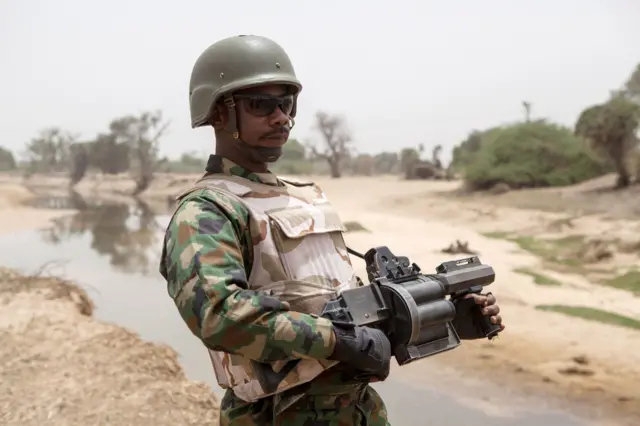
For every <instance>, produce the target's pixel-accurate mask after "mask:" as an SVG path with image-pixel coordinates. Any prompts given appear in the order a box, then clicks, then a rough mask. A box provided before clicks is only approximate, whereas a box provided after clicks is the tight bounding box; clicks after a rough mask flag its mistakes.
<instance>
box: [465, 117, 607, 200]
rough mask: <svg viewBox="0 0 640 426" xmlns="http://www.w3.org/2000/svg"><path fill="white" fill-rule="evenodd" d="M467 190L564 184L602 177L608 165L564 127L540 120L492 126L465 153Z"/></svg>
mask: <svg viewBox="0 0 640 426" xmlns="http://www.w3.org/2000/svg"><path fill="white" fill-rule="evenodd" d="M465 163H466V164H465V167H464V171H463V174H464V178H465V181H466V184H467V185H468V187H470V188H471V189H488V188H491V187H493V186H494V185H496V184H498V183H506V184H507V185H509V186H510V187H511V188H533V187H548V186H564V185H571V184H574V183H578V182H582V181H584V180H587V179H591V178H594V177H596V176H600V175H602V174H604V173H606V172H608V171H610V167H609V166H607V165H606V164H605V163H604V162H603V161H601V160H599V159H597V158H596V157H595V155H593V154H591V153H590V152H589V150H588V148H587V146H586V144H585V142H584V141H583V140H582V139H580V138H578V137H576V136H574V135H573V133H572V132H571V130H569V129H568V128H565V127H562V126H559V125H555V124H552V123H548V122H545V121H544V120H540V121H534V122H527V123H518V124H515V125H510V126H505V127H501V128H500V127H499V128H494V129H491V130H490V131H487V132H485V133H483V134H482V140H481V141H480V142H479V144H478V145H477V149H476V150H475V151H474V152H469V153H468V155H467V156H466V157H465Z"/></svg>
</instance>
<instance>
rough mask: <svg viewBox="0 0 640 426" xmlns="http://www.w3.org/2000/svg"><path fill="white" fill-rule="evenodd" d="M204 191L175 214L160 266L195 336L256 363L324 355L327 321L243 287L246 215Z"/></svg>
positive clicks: (247, 254)
mask: <svg viewBox="0 0 640 426" xmlns="http://www.w3.org/2000/svg"><path fill="white" fill-rule="evenodd" d="M207 193H208V194H210V192H208V191H198V192H197V193H195V194H194V195H192V196H190V197H189V199H188V200H186V201H184V202H183V203H182V204H181V206H180V207H179V208H178V210H177V211H176V213H175V215H174V216H173V218H172V220H171V221H170V223H169V226H168V228H167V232H166V235H165V244H164V250H163V260H162V262H163V265H162V267H161V269H162V270H163V275H165V278H166V279H167V287H168V291H169V294H170V296H171V297H172V298H173V300H174V301H175V303H176V306H177V307H178V310H179V311H180V315H181V316H182V318H183V319H184V321H185V322H186V323H187V325H188V326H189V328H190V329H191V331H192V332H193V334H194V335H195V336H197V337H198V338H199V339H201V340H202V342H203V343H204V344H205V346H207V347H208V348H210V349H212V350H219V351H225V352H229V353H234V354H239V355H242V356H244V357H247V358H249V359H253V360H255V361H259V362H268V361H278V360H291V359H298V358H306V357H310V358H316V359H326V358H327V357H329V356H330V355H331V354H332V352H333V348H334V345H335V335H334V333H333V327H332V324H331V322H330V321H329V320H327V319H325V318H317V317H315V316H311V315H307V314H303V313H300V312H293V311H289V305H288V303H286V302H281V301H279V300H278V299H276V298H274V297H269V296H266V295H263V294H260V293H257V292H255V291H252V290H249V289H248V285H247V275H248V272H247V271H250V270H251V269H250V268H251V267H250V263H251V261H250V258H251V255H252V246H251V245H250V241H251V239H250V234H249V230H248V226H247V223H248V212H247V211H246V209H245V208H244V206H242V205H241V204H239V203H237V202H234V201H233V200H231V199H229V198H226V199H221V198H218V197H216V203H217V204H216V203H214V202H213V201H212V200H211V199H210V198H211V195H207ZM221 203H223V205H225V206H226V207H227V208H226V209H223V208H220V207H219V204H221ZM229 209H231V210H233V211H234V212H235V213H237V214H234V215H231V214H229V213H228V212H227V210H229Z"/></svg>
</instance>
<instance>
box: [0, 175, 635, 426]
mask: <svg viewBox="0 0 640 426" xmlns="http://www.w3.org/2000/svg"><path fill="white" fill-rule="evenodd" d="M194 177H195V176H188V175H185V176H173V175H162V176H160V177H159V178H158V179H157V180H156V181H155V182H154V184H153V186H152V188H150V190H149V191H148V192H147V193H146V194H145V195H144V198H145V200H147V201H155V202H159V203H162V202H165V201H166V199H167V198H168V197H170V196H172V195H175V194H176V193H178V192H180V191H181V190H182V189H183V188H184V187H185V186H186V185H188V183H189V182H190V180H191V179H193V178H194ZM316 181H317V182H318V183H319V184H321V185H322V187H323V188H324V189H325V191H326V192H327V194H328V196H329V197H330V198H331V199H332V200H333V202H334V203H335V204H336V205H337V206H338V208H339V209H340V211H341V214H342V217H343V220H345V221H357V222H358V223H360V224H361V225H363V226H364V227H365V228H367V229H368V232H354V233H350V234H349V235H348V237H347V239H348V242H349V244H351V245H352V246H353V248H355V249H358V250H360V251H365V250H366V249H368V248H370V247H372V246H376V245H388V246H389V247H390V248H391V249H392V250H393V251H394V252H396V254H403V255H408V256H410V257H411V259H412V260H414V261H416V262H417V263H419V264H420V266H421V267H422V269H423V270H425V271H427V270H431V269H432V268H434V267H435V266H436V265H437V264H438V263H440V262H442V261H444V260H450V259H452V258H459V257H462V256H465V255H464V254H447V253H442V252H441V249H442V248H444V247H446V246H448V245H449V244H450V243H452V242H454V241H455V240H456V239H459V240H461V241H466V242H468V243H469V246H470V248H471V249H473V250H476V251H478V252H479V255H480V257H481V259H482V261H483V262H485V263H489V264H491V265H492V266H493V267H494V269H495V270H496V273H497V281H496V283H494V284H493V285H492V286H491V291H493V292H494V293H495V294H496V295H498V298H499V301H500V306H501V307H502V313H503V316H504V318H505V323H506V324H507V331H506V332H505V333H504V335H503V336H502V337H501V338H500V339H499V340H498V341H496V342H493V343H485V342H466V343H465V344H464V345H463V346H462V347H460V348H458V349H456V350H455V351H452V352H450V353H447V354H443V355H440V356H438V357H437V363H441V364H442V365H443V366H448V367H449V368H454V369H457V370H460V371H465V372H466V374H465V376H467V377H469V380H479V379H482V378H484V377H489V378H490V379H491V380H493V381H495V382H498V383H500V384H502V385H503V386H505V387H507V388H513V389H517V390H525V391H531V392H535V393H537V394H541V393H542V394H549V395H552V396H553V398H558V397H562V398H567V400H568V401H571V400H574V401H579V402H583V403H586V404H587V405H588V406H589V407H590V409H591V410H592V411H593V415H592V417H599V418H603V419H607V418H608V419H610V420H611V421H612V422H613V420H614V419H615V418H616V417H617V416H638V418H640V402H639V401H640V400H639V399H638V398H640V367H638V365H640V332H639V331H637V330H632V329H630V328H625V327H620V326H616V325H608V324H603V323H601V322H598V321H590V320H586V319H580V318H575V317H572V316H567V315H564V314H561V313H555V312H547V311H541V310H539V309H536V307H539V306H540V305H568V306H572V307H580V308H585V307H586V308H597V309H600V310H603V311H606V312H613V313H617V314H622V315H625V316H626V317H628V318H632V319H635V320H640V303H639V302H640V300H639V299H638V297H637V296H636V295H635V294H634V293H633V292H631V291H628V290H625V289H621V288H614V287H612V286H610V285H603V284H602V283H601V282H600V281H602V276H603V274H604V272H602V271H603V270H604V271H605V272H607V273H609V274H612V273H617V274H622V273H624V271H625V270H628V269H629V266H633V265H634V264H635V265H638V264H640V258H639V257H638V251H637V250H636V251H634V249H633V245H634V244H635V243H637V242H638V240H637V239H638V237H637V236H638V235H640V221H639V220H638V217H637V216H636V217H633V216H632V215H631V216H630V215H629V214H626V215H624V214H620V212H627V213H628V212H633V209H634V207H633V206H626V208H621V206H620V205H619V204H618V205H612V203H611V201H610V200H611V199H612V197H617V199H622V200H624V198H625V197H624V194H623V195H621V196H620V195H619V194H618V195H615V196H613V195H610V194H605V195H604V197H609V198H608V199H607V200H608V201H607V200H605V201H602V199H595V198H594V197H596V195H594V196H591V195H589V194H586V195H585V193H580V194H579V195H576V191H574V190H572V189H563V190H562V191H546V192H545V191H531V192H529V195H527V192H526V191H521V192H519V193H517V194H515V193H512V194H504V195H501V196H494V197H487V196H481V197H477V196H474V197H471V198H470V200H466V199H464V198H460V197H456V196H452V195H451V194H449V195H446V196H443V195H442V194H441V193H442V192H443V191H444V192H447V191H452V190H454V189H455V188H456V187H457V183H455V182H406V181H402V180H398V179H397V178H395V177H381V178H344V179H340V180H331V179H327V178H318V179H316ZM13 184H14V185H15V182H14V183H13ZM5 185H6V184H5ZM30 187H31V188H32V189H33V190H35V191H38V192H43V193H51V192H52V191H58V192H60V193H64V185H63V180H61V181H60V182H59V183H57V181H56V180H55V179H51V180H47V179H42V178H35V179H32V180H31V182H30ZM132 187H133V183H132V182H130V181H128V180H127V179H125V178H115V179H101V180H92V179H88V180H86V181H83V182H81V184H80V185H78V187H77V188H76V190H77V191H78V192H79V193H81V194H83V195H85V196H87V197H92V196H95V194H101V196H109V197H123V196H124V194H126V192H127V191H128V190H129V189H130V188H132ZM634 191H635V190H634ZM627 198H629V197H627ZM598 200H600V201H598ZM632 201H633V200H632ZM550 203H553V205H552V206H550V205H549V204H550ZM563 203H564V204H563ZM580 203H582V204H580ZM514 204H517V205H525V206H526V207H527V208H526V209H523V208H516V207H514ZM581 206H582V207H584V208H581ZM594 206H595V207H597V209H596V208H595V207H594ZM623 207H624V206H623ZM608 208H609V210H610V211H611V210H615V212H616V214H615V215H614V214H607V211H608V210H607V209H608ZM548 210H552V212H548ZM37 212H38V213H37V214H40V212H42V211H37ZM586 213H589V214H586ZM0 214H1V213H0ZM12 214H13V213H12ZM33 214H36V212H34V213H33ZM42 214H45V213H42ZM34 220H35V219H34ZM42 220H44V221H46V220H47V219H46V218H45V216H42ZM3 222H6V221H3ZM43 223H44V222H43ZM504 232H510V233H511V234H510V235H509V236H506V235H505V234H504ZM603 236H606V237H607V238H609V237H610V239H616V241H615V243H612V244H608V250H609V251H610V252H611V256H608V257H605V258H603V259H599V260H597V261H589V262H587V263H588V264H587V265H586V266H585V265H583V264H582V263H583V262H579V263H580V265H577V266H576V265H574V264H573V263H571V262H564V263H563V262H559V263H560V265H559V266H563V267H564V268H557V266H558V265H556V263H558V262H552V260H554V259H551V261H550V259H549V257H553V256H554V255H557V257H558V256H561V255H562V256H568V257H569V258H570V259H569V260H571V259H577V258H586V257H588V256H590V255H591V254H589V253H586V252H585V253H580V252H572V253H547V252H544V251H542V250H540V247H539V244H538V243H539V240H540V239H541V238H546V239H550V238H555V239H559V240H562V239H563V238H565V239H566V238H567V237H579V238H578V239H579V240H581V241H582V240H585V241H592V240H595V239H598V238H600V239H602V237H603ZM634 238H635V240H634ZM524 243H527V244H528V245H527V244H524ZM534 243H535V244H534ZM536 244H538V245H536ZM587 246H588V244H587ZM623 247H631V249H628V250H624V249H623ZM534 249H535V250H534ZM556 260H560V259H556ZM565 260H566V259H565ZM355 262H356V266H357V268H358V269H359V273H360V275H361V276H366V275H365V274H364V271H363V265H362V263H361V262H359V261H357V260H356V261H355ZM567 266H571V267H567ZM578 266H579V267H578ZM625 268H626V269H625ZM612 271H613V272H612ZM532 273H539V274H540V275H541V276H542V278H544V279H546V280H547V282H546V284H539V283H536V281H538V280H539V279H540V276H538V277H534V276H533V274H532ZM549 280H551V281H552V282H553V284H552V285H549V284H548V282H549ZM543 281H544V280H543ZM434 359H435V358H434ZM425 362H429V361H425ZM434 362H435V361H434ZM421 365H423V366H424V364H420V363H416V364H412V365H410V366H407V367H404V368H402V369H396V372H395V373H394V374H398V375H399V376H402V377H406V378H407V379H412V380H415V377H420V376H421V370H422V367H421ZM486 399H487V400H488V401H489V402H492V403H495V404H500V403H501V401H492V399H491V396H486ZM611 424H616V423H611Z"/></svg>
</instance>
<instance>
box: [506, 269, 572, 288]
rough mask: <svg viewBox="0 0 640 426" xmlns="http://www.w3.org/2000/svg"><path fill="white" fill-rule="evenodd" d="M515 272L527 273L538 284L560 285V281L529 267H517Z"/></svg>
mask: <svg viewBox="0 0 640 426" xmlns="http://www.w3.org/2000/svg"><path fill="white" fill-rule="evenodd" d="M515 272H517V273H519V274H524V275H529V276H530V277H533V281H534V282H535V283H536V284H538V285H546V286H560V285H562V283H561V282H560V281H558V280H556V279H553V278H551V277H548V276H546V275H543V274H541V273H539V272H536V271H534V270H532V269H530V268H518V269H516V270H515Z"/></svg>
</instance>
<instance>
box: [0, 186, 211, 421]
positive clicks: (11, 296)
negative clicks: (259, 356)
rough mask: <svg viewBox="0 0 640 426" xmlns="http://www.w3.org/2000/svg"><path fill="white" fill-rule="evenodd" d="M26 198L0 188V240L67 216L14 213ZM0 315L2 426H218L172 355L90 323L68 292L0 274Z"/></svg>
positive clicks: (75, 293) (205, 394) (80, 297)
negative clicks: (204, 424) (12, 233)
mask: <svg viewBox="0 0 640 426" xmlns="http://www.w3.org/2000/svg"><path fill="white" fill-rule="evenodd" d="M28 197H29V193H28V191H25V190H23V188H20V187H15V186H14V187H12V186H8V185H2V187H0V200H2V201H3V202H2V203H1V204H0V224H1V225H2V227H1V228H0V233H7V232H12V231H17V230H23V229H28V228H34V227H40V226H46V224H47V222H48V221H49V220H51V219H52V218H55V217H57V216H60V215H62V214H65V213H66V212H65V211H59V210H56V211H47V210H39V209H32V208H26V207H16V204H15V203H17V202H19V201H21V200H25V199H27V198H28ZM0 307H1V309H0V341H1V342H2V344H1V345H0V394H1V395H3V397H2V398H0V424H3V425H21V426H22V425H25V426H27V425H44V424H57V425H62V424H64V425H106V424H117V425H125V424H128V425H133V424H135V425H154V426H156V425H172V426H173V425H178V424H179V425H196V424H198V425H199V424H203V422H204V423H207V424H216V419H217V415H218V411H217V405H218V401H217V397H216V396H215V395H214V394H213V392H212V391H211V389H210V388H209V386H208V385H205V384H196V383H193V382H190V381H188V380H187V379H186V377H185V375H184V373H183V371H182V368H181V367H180V365H179V364H178V358H177V355H176V353H175V351H174V350H173V349H171V348H168V347H164V346H161V345H157V344H152V343H148V342H145V341H143V340H141V339H140V338H139V337H138V336H137V335H136V334H135V333H132V332H130V331H128V330H126V329H124V328H122V327H119V326H115V325H112V324H107V323H104V322H101V321H98V320H96V319H95V318H93V317H92V311H93V305H92V302H91V300H90V299H89V298H88V296H87V294H86V293H85V292H84V290H82V289H80V288H79V287H78V286H76V285H75V284H73V283H70V282H66V281H63V280H60V279H58V278H54V277H46V276H39V277H38V276H24V275H20V274H17V273H16V272H15V271H12V270H9V269H4V268H0Z"/></svg>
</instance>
